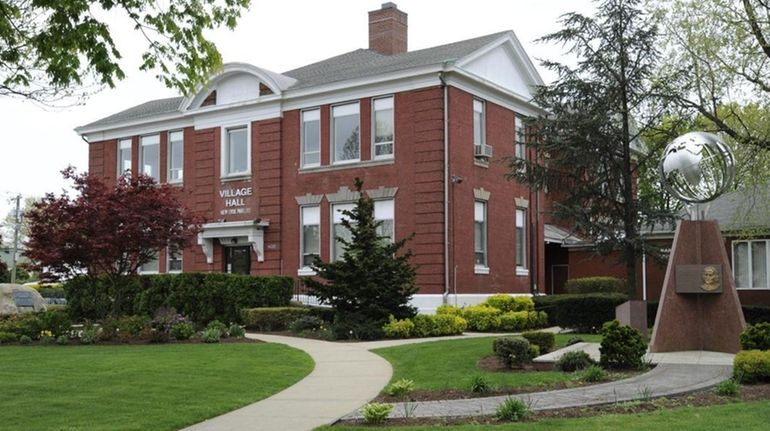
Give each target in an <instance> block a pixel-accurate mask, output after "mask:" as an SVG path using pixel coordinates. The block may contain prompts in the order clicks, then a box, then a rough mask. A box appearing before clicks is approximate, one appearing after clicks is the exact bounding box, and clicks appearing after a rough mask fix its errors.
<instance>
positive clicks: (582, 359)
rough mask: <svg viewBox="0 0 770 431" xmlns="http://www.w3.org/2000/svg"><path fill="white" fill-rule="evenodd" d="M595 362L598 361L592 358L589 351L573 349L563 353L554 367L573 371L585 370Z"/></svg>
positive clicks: (568, 371)
mask: <svg viewBox="0 0 770 431" xmlns="http://www.w3.org/2000/svg"><path fill="white" fill-rule="evenodd" d="M594 364H596V361H594V360H593V359H591V356H590V355H589V354H588V353H586V352H584V351H582V350H573V351H571V352H567V353H565V354H563V355H561V357H560V358H559V359H557V360H556V362H555V363H554V364H553V367H554V368H555V369H557V370H559V371H564V372H567V373H571V372H574V371H577V370H584V369H586V368H588V367H590V366H591V365H594Z"/></svg>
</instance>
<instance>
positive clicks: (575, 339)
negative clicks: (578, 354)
mask: <svg viewBox="0 0 770 431" xmlns="http://www.w3.org/2000/svg"><path fill="white" fill-rule="evenodd" d="M585 341H586V340H584V339H582V338H580V337H570V339H569V340H567V345H568V346H571V345H573V344H577V343H585Z"/></svg>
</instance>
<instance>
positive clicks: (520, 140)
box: [514, 117, 526, 159]
mask: <svg viewBox="0 0 770 431" xmlns="http://www.w3.org/2000/svg"><path fill="white" fill-rule="evenodd" d="M514 125H515V132H514V133H515V135H516V136H515V137H514V141H515V142H514V152H515V156H516V157H517V158H519V159H524V158H526V153H525V148H526V147H525V144H524V142H525V137H526V136H525V134H524V121H523V120H522V119H521V118H519V117H516V119H514Z"/></svg>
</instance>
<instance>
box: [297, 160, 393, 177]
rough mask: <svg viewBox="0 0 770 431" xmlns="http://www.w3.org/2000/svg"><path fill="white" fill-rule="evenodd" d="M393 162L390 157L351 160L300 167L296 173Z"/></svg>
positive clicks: (390, 163)
mask: <svg viewBox="0 0 770 431" xmlns="http://www.w3.org/2000/svg"><path fill="white" fill-rule="evenodd" d="M394 163H395V160H394V159H393V158H392V157H391V158H388V159H380V160H359V161H353V162H337V163H335V164H333V165H321V166H311V167H307V168H301V169H299V170H298V173H300V174H312V173H317V172H329V171H337V170H340V169H355V168H367V167H371V166H385V165H392V164H394Z"/></svg>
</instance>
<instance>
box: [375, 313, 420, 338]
mask: <svg viewBox="0 0 770 431" xmlns="http://www.w3.org/2000/svg"><path fill="white" fill-rule="evenodd" d="M382 331H383V332H384V333H385V336H386V337H388V338H409V337H411V336H412V332H413V331H414V322H412V321H411V320H409V319H401V320H396V318H395V317H393V315H390V316H388V323H386V324H385V325H384V326H383V327H382Z"/></svg>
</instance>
